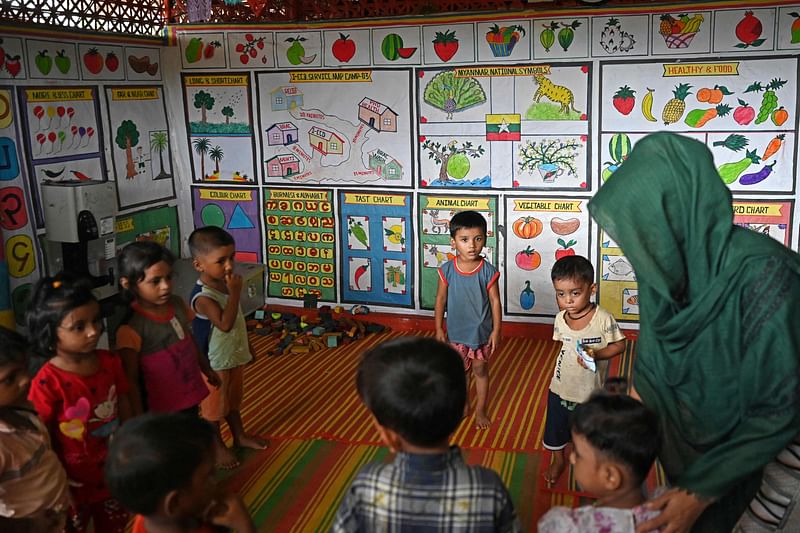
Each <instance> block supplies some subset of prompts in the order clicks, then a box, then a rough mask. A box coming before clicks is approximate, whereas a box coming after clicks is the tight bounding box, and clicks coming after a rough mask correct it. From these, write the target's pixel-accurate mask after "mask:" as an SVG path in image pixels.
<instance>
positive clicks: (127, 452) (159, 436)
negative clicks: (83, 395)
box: [105, 413, 214, 516]
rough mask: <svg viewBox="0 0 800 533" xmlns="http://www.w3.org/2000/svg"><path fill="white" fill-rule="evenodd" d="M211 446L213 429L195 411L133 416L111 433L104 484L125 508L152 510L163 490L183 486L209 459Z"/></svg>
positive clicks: (211, 454)
mask: <svg viewBox="0 0 800 533" xmlns="http://www.w3.org/2000/svg"><path fill="white" fill-rule="evenodd" d="M213 448H214V429H213V428H212V426H211V425H210V424H209V423H208V422H206V421H205V420H203V419H202V418H199V417H198V416H196V415H195V416H192V415H189V414H182V413H168V414H146V415H143V416H138V417H136V418H134V419H132V420H129V421H128V422H126V423H125V424H124V425H123V426H122V427H121V428H120V429H119V430H118V431H117V432H116V433H115V434H114V439H113V440H112V441H111V446H110V448H109V451H108V457H107V459H106V465H105V475H106V484H107V485H108V489H109V490H110V491H111V495H112V496H113V497H114V498H116V499H117V500H119V502H120V503H121V504H122V506H123V507H125V508H126V509H128V510H129V511H131V512H133V513H137V514H141V515H144V516H150V515H153V514H154V513H156V512H157V511H158V508H159V505H160V504H161V502H162V501H163V499H164V498H165V497H166V496H167V494H169V493H170V492H171V491H173V490H177V489H182V488H186V487H188V486H189V485H190V484H191V483H192V476H193V475H194V473H195V471H196V470H197V469H198V467H200V465H202V464H203V462H205V461H208V460H213V453H214V452H213Z"/></svg>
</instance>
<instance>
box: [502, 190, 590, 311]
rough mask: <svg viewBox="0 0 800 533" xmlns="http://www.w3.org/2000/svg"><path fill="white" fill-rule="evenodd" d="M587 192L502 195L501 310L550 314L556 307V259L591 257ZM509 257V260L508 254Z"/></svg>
mask: <svg viewBox="0 0 800 533" xmlns="http://www.w3.org/2000/svg"><path fill="white" fill-rule="evenodd" d="M587 203H588V198H575V197H569V198H554V197H547V198H535V197H520V196H514V197H510V196H507V197H506V198H505V213H506V220H505V222H504V224H503V225H504V227H505V241H506V261H505V278H506V283H505V288H506V295H505V308H506V314H509V315H522V316H549V317H552V316H555V315H556V314H557V313H558V311H559V309H558V305H557V303H556V296H555V292H554V290H553V282H552V281H551V278H550V270H551V269H552V268H553V265H554V264H555V262H556V261H558V260H559V259H561V258H562V257H567V256H570V255H576V254H577V255H580V256H583V257H591V255H590V250H591V249H592V248H591V244H592V243H591V240H592V234H593V232H592V221H591V218H590V217H589V212H588V211H587V209H586V204H587ZM512 257H513V261H512V260H511V258H512Z"/></svg>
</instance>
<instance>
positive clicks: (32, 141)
mask: <svg viewBox="0 0 800 533" xmlns="http://www.w3.org/2000/svg"><path fill="white" fill-rule="evenodd" d="M18 91H19V92H18V94H19V96H20V101H21V107H22V109H23V113H24V114H23V130H24V139H25V142H26V144H27V146H26V150H27V153H28V158H27V159H28V164H29V172H30V174H29V176H30V180H31V181H32V182H33V187H32V188H33V190H34V191H35V194H36V197H35V198H36V199H35V200H34V206H35V213H36V220H37V226H38V227H41V226H43V225H44V220H43V219H42V212H41V206H40V200H39V198H40V197H41V196H40V194H39V184H40V183H41V182H42V181H49V180H53V181H88V180H99V181H105V179H106V170H105V168H106V166H105V157H104V150H103V146H104V145H103V134H102V130H101V125H100V120H99V115H100V111H99V105H98V98H97V96H98V95H97V88H96V87H77V86H69V87H20V88H19V89H18Z"/></svg>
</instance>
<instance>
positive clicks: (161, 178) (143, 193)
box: [105, 85, 175, 209]
mask: <svg viewBox="0 0 800 533" xmlns="http://www.w3.org/2000/svg"><path fill="white" fill-rule="evenodd" d="M105 90H106V106H107V108H108V115H109V124H110V128H111V129H110V134H111V135H110V136H111V137H112V139H111V140H112V143H111V148H112V150H111V154H112V162H113V166H114V178H115V180H116V182H117V198H118V203H119V207H120V209H126V208H129V207H136V206H141V205H145V204H151V203H153V202H156V201H159V200H167V199H171V198H174V197H175V183H174V181H173V172H172V157H171V152H172V147H171V145H170V142H169V123H168V122H167V110H166V106H165V104H164V88H163V87H161V86H144V85H128V86H124V87H123V86H112V87H106V89H105Z"/></svg>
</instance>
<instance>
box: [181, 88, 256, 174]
mask: <svg viewBox="0 0 800 533" xmlns="http://www.w3.org/2000/svg"><path fill="white" fill-rule="evenodd" d="M182 80H183V89H184V98H185V100H184V104H185V109H186V123H187V130H188V132H189V145H190V146H189V152H190V156H191V161H192V178H193V179H194V181H195V182H229V183H242V184H246V183H255V179H256V178H255V168H254V166H253V154H254V153H255V145H254V139H253V124H252V118H251V116H250V76H249V75H247V74H184V75H183V77H182Z"/></svg>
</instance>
